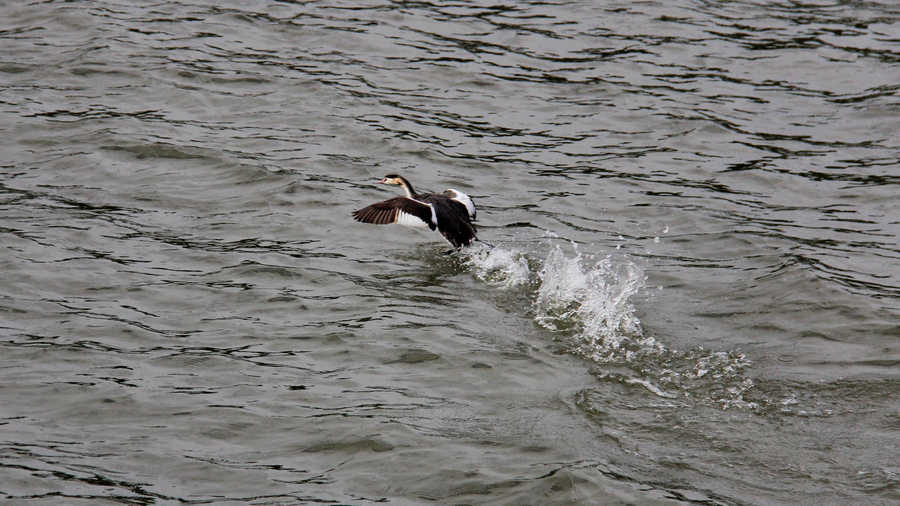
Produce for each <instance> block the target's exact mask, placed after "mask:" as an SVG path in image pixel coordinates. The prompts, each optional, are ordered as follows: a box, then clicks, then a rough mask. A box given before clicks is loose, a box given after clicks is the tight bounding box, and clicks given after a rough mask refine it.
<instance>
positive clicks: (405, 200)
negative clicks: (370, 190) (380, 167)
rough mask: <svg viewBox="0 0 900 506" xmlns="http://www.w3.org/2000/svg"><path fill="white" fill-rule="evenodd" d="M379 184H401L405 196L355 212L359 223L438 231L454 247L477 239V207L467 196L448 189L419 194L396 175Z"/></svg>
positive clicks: (390, 175) (404, 179)
mask: <svg viewBox="0 0 900 506" xmlns="http://www.w3.org/2000/svg"><path fill="white" fill-rule="evenodd" d="M379 183H382V184H395V185H400V186H402V187H403V190H404V191H405V193H406V196H405V197H394V198H391V199H387V200H384V201H381V202H376V203H374V204H372V205H370V206H366V207H364V208H362V209H359V210H357V211H354V212H353V218H354V219H355V220H356V221H361V222H363V223H372V224H375V225H387V224H391V223H396V224H399V225H405V226H411V227H428V228H430V229H431V230H434V229H437V230H438V231H439V232H440V233H441V235H443V236H444V239H446V240H447V242H449V243H450V244H452V245H453V247H454V248H460V247H462V246H469V245H471V244H472V241H475V240H477V237H476V235H475V226H474V225H473V224H472V218H473V217H474V216H475V205H474V204H473V202H472V199H471V198H469V196H468V195H466V194H465V193H462V192H460V191H458V190H447V191H446V192H444V193H425V194H418V193H416V192H415V190H413V187H412V185H411V184H410V183H409V181H407V180H406V178H404V177H401V176H398V175H396V174H388V175H387V176H385V177H384V178H383V179H382V180H381V181H379Z"/></svg>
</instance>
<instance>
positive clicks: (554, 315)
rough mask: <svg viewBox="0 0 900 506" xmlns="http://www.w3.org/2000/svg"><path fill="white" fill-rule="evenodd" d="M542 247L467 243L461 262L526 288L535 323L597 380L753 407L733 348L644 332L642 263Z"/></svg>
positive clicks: (494, 281)
mask: <svg viewBox="0 0 900 506" xmlns="http://www.w3.org/2000/svg"><path fill="white" fill-rule="evenodd" d="M544 249H545V250H546V251H545V252H544V253H538V252H527V251H523V250H520V249H518V248H516V247H514V246H503V245H498V246H496V247H493V248H487V247H484V248H472V249H470V250H469V251H468V252H467V256H466V263H467V264H468V266H469V268H470V269H471V270H472V272H473V273H474V275H475V276H476V277H477V278H478V279H480V280H482V281H485V282H487V283H490V284H491V285H493V286H497V287H499V288H502V289H505V290H526V291H527V292H528V296H529V297H530V299H531V310H532V311H531V312H532V316H533V318H534V321H535V323H537V324H538V325H540V326H541V327H543V328H545V329H548V330H550V331H552V332H554V333H556V334H558V335H559V336H560V341H562V342H564V343H565V344H566V345H567V346H568V347H569V351H570V352H571V353H574V354H577V355H580V356H583V357H585V358H586V359H589V360H591V361H592V362H594V363H597V364H606V365H609V366H624V368H625V370H626V371H627V372H626V373H624V374H623V373H622V372H621V370H622V369H621V368H617V369H616V372H611V371H600V372H598V373H597V375H598V377H599V378H600V379H602V380H612V381H619V382H622V383H627V384H636V385H641V386H643V387H645V388H646V389H647V390H648V391H649V392H651V393H653V394H654V395H657V396H659V397H663V398H667V399H673V398H694V399H700V400H706V401H710V402H712V403H714V404H716V405H718V406H721V407H723V408H729V407H741V408H749V409H754V408H756V407H757V406H756V404H755V403H752V402H747V401H745V400H744V399H743V394H744V393H745V392H746V391H747V390H749V389H751V388H752V387H753V381H752V380H751V379H750V378H748V377H746V375H745V373H744V370H745V368H746V367H747V366H748V365H749V364H750V361H749V360H747V358H746V357H745V356H744V355H743V354H741V353H737V352H726V351H710V350H706V349H704V348H702V347H697V348H694V349H690V350H686V351H684V350H677V349H670V348H668V347H667V346H665V345H664V344H663V343H661V342H660V341H658V340H657V338H656V337H654V336H647V335H645V334H644V330H643V327H642V325H641V321H640V319H639V318H638V316H637V314H636V308H635V306H634V302H633V300H634V298H635V295H637V294H638V293H640V291H641V289H643V288H644V286H645V282H646V275H645V274H644V271H643V269H641V268H640V267H639V266H638V265H637V264H635V263H634V262H633V261H631V260H630V259H629V258H628V257H627V256H623V255H616V256H613V255H606V256H603V257H601V258H597V257H595V256H591V255H583V254H582V253H581V252H580V251H579V249H578V246H577V245H576V244H572V245H571V246H566V245H560V243H559V242H558V241H557V242H555V243H554V242H553V238H550V240H549V241H548V242H547V243H546V244H545V245H544Z"/></svg>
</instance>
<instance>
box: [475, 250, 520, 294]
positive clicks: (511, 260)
mask: <svg viewBox="0 0 900 506" xmlns="http://www.w3.org/2000/svg"><path fill="white" fill-rule="evenodd" d="M466 263H467V264H468V265H469V267H471V268H472V269H473V270H474V271H475V276H476V277H477V278H478V279H480V280H482V281H486V282H488V283H491V284H493V285H497V286H502V287H504V288H512V287H515V286H520V285H523V284H526V283H528V282H529V280H530V279H531V268H530V267H529V266H528V258H527V257H526V256H525V254H524V253H522V252H521V251H515V250H509V249H506V248H504V247H502V246H495V247H491V248H489V247H482V248H471V249H470V250H469V251H468V258H467V259H466Z"/></svg>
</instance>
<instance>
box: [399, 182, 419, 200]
mask: <svg viewBox="0 0 900 506" xmlns="http://www.w3.org/2000/svg"><path fill="white" fill-rule="evenodd" d="M400 186H402V187H403V191H404V192H406V197H407V198H410V199H411V198H413V197H415V196H416V192H415V190H413V187H412V185H411V184H409V181H407V180H406V178H404V177H401V178H400Z"/></svg>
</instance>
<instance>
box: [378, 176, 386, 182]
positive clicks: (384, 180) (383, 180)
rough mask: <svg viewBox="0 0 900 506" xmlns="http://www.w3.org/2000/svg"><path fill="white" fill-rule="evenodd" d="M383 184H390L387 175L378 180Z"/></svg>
mask: <svg viewBox="0 0 900 506" xmlns="http://www.w3.org/2000/svg"><path fill="white" fill-rule="evenodd" d="M378 182H379V183H381V184H388V179H387V178H386V177H383V178H381V181H378Z"/></svg>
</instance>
